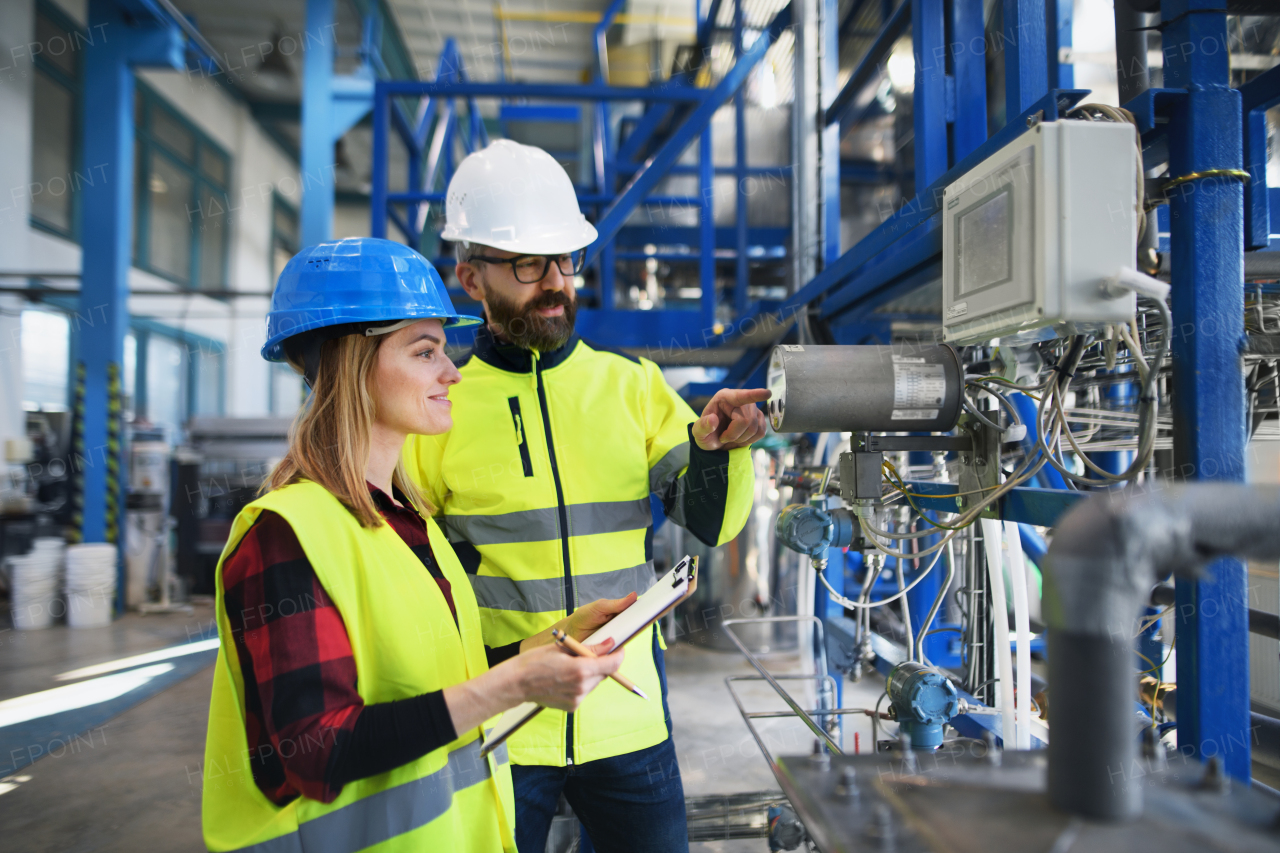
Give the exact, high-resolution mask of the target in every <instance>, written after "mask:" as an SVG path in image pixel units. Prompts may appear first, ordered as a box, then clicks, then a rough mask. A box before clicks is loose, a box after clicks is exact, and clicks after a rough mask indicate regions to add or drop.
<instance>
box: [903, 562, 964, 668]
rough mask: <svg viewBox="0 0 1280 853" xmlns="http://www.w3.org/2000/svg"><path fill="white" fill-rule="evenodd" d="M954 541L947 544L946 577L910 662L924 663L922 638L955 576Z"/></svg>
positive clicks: (918, 634)
mask: <svg viewBox="0 0 1280 853" xmlns="http://www.w3.org/2000/svg"><path fill="white" fill-rule="evenodd" d="M954 542H955V540H949V541H948V542H947V576H946V577H945V578H943V580H942V586H941V587H939V588H938V594H937V596H936V597H935V598H934V599H933V606H932V607H930V608H929V613H928V614H927V615H926V616H925V617H924V621H923V622H921V623H920V630H919V632H917V634H916V645H915V651H914V653H913V654H912V656H911V659H912V660H915V661H919V662H920V663H924V662H925V660H924V638H925V637H927V636H928V635H929V626H930V625H932V624H933V620H934V617H936V616H937V615H938V610H939V608H941V607H942V602H943V600H944V599H945V598H946V597H947V590H949V589H951V581H952V580H953V579H954V578H955V576H956V555H955V549H954V548H953V547H952V546H953V545H954Z"/></svg>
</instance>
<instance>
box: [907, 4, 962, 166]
mask: <svg viewBox="0 0 1280 853" xmlns="http://www.w3.org/2000/svg"><path fill="white" fill-rule="evenodd" d="M942 5H943V4H942V0H911V41H912V52H913V53H914V54H915V60H916V90H915V95H914V111H913V112H912V122H913V124H914V127H915V139H914V145H915V155H916V181H915V185H916V189H917V191H919V190H922V189H924V188H925V187H927V186H929V185H930V184H932V183H933V182H934V181H936V180H937V179H938V178H939V177H940V176H941V175H942V173H943V172H945V171H947V166H948V165H949V164H948V163H947V120H948V112H949V111H948V110H947V85H946V84H947V73H946V71H947V69H946V56H947V35H946V31H945V19H944V17H943V9H942ZM954 112H955V107H954V104H953V105H952V109H951V110H950V113H951V115H952V116H954Z"/></svg>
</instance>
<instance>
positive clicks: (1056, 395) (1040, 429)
mask: <svg viewBox="0 0 1280 853" xmlns="http://www.w3.org/2000/svg"><path fill="white" fill-rule="evenodd" d="M1139 296H1140V298H1143V299H1148V297H1146V296H1142V295H1141V294H1140V295H1139ZM1149 301H1150V302H1152V303H1154V304H1155V306H1156V308H1157V310H1158V311H1159V313H1160V317H1161V320H1162V322H1163V325H1164V334H1163V335H1161V336H1160V344H1159V346H1158V348H1157V350H1156V354H1155V356H1154V357H1153V358H1152V362H1151V365H1150V367H1149V368H1148V370H1147V372H1146V375H1145V376H1142V375H1141V373H1140V376H1141V379H1140V383H1139V388H1140V391H1139V396H1138V417H1139V426H1138V449H1137V452H1136V453H1135V454H1134V459H1133V462H1132V463H1131V464H1130V465H1129V467H1128V468H1126V469H1125V471H1124V472H1122V473H1121V474H1118V475H1116V474H1111V473H1110V472H1108V471H1105V470H1104V469H1102V468H1100V467H1098V466H1097V465H1096V464H1094V462H1093V461H1092V460H1091V459H1089V458H1088V456H1087V454H1085V452H1084V451H1083V449H1082V448H1081V447H1080V446H1079V443H1078V442H1077V441H1076V439H1075V435H1074V434H1073V433H1072V431H1071V428H1070V426H1069V425H1068V424H1067V422H1066V412H1065V410H1064V408H1063V405H1062V398H1063V396H1064V395H1065V394H1066V391H1067V388H1068V387H1069V385H1070V380H1071V378H1072V376H1073V375H1074V372H1075V368H1076V365H1078V364H1079V361H1080V356H1082V355H1083V353H1084V347H1083V346H1080V345H1079V343H1073V346H1072V348H1071V350H1069V352H1068V356H1067V357H1066V358H1067V359H1070V365H1069V369H1068V370H1067V371H1066V372H1062V378H1061V379H1060V381H1059V382H1058V383H1056V384H1054V385H1052V386H1051V387H1050V389H1049V391H1048V392H1047V393H1046V394H1045V397H1044V399H1043V400H1042V401H1041V404H1040V406H1039V407H1038V409H1037V412H1036V427H1037V435H1036V440H1037V443H1038V445H1039V447H1040V450H1041V452H1042V453H1043V454H1044V455H1045V459H1046V460H1047V461H1048V463H1049V464H1050V465H1052V466H1053V467H1054V468H1055V469H1057V471H1058V472H1059V473H1060V474H1062V475H1063V476H1064V477H1067V478H1068V479H1069V480H1070V481H1072V482H1074V483H1079V484H1081V485H1084V486H1102V487H1105V486H1110V485H1113V484H1114V483H1119V482H1125V481H1131V480H1134V479H1136V478H1137V477H1138V475H1139V474H1141V473H1142V472H1143V471H1145V470H1146V468H1147V465H1148V463H1149V462H1150V459H1151V454H1152V453H1153V452H1154V451H1155V439H1156V432H1157V427H1158V420H1159V400H1158V398H1157V397H1156V395H1155V394H1154V393H1153V390H1154V384H1155V380H1156V378H1157V377H1159V375H1160V372H1161V370H1162V369H1163V367H1164V362H1165V359H1166V358H1167V356H1168V351H1169V344H1170V338H1171V330H1172V328H1173V318H1172V315H1171V314H1170V313H1169V307H1168V306H1167V305H1165V304H1164V300H1162V299H1149ZM1080 340H1082V339H1080V338H1079V336H1077V337H1076V338H1074V339H1073V341H1080ZM1135 343H1136V341H1135ZM1072 352H1076V353H1077V354H1076V355H1075V356H1074V357H1072V356H1071V353H1072ZM1059 370H1060V372H1061V368H1059ZM1046 409H1048V410H1049V412H1050V414H1049V418H1050V420H1049V425H1048V427H1046V425H1045V411H1046ZM1064 432H1065V436H1063V437H1065V438H1066V439H1067V442H1068V443H1069V444H1070V445H1071V447H1072V449H1073V450H1074V451H1075V453H1076V454H1077V456H1078V457H1079V458H1080V460H1081V462H1082V463H1083V464H1084V465H1085V466H1086V467H1088V468H1089V469H1090V470H1092V471H1094V473H1097V474H1099V475H1100V476H1102V477H1103V478H1104V479H1102V480H1098V479H1094V478H1092V477H1087V476H1082V475H1080V474H1076V473H1075V472H1074V471H1071V470H1070V469H1068V468H1067V467H1066V466H1065V465H1064V464H1063V463H1061V462H1059V461H1058V458H1057V457H1056V456H1055V454H1054V453H1053V451H1051V450H1050V449H1049V444H1050V442H1047V441H1046V439H1045V436H1046V435H1051V436H1052V438H1051V443H1052V444H1053V446H1055V447H1057V446H1059V445H1060V443H1061V442H1060V436H1061V435H1062V434H1063V433H1064Z"/></svg>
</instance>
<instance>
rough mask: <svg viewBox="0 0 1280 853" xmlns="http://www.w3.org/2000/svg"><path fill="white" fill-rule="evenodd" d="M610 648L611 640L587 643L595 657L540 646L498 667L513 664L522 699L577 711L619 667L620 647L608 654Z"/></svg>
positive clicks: (557, 647)
mask: <svg viewBox="0 0 1280 853" xmlns="http://www.w3.org/2000/svg"><path fill="white" fill-rule="evenodd" d="M612 647H613V640H605V641H604V642H603V643H600V644H598V645H595V646H588V648H589V649H590V650H591V651H593V652H595V654H596V655H597V657H595V658H580V657H575V656H573V655H570V654H568V653H566V652H565V651H564V650H563V649H561V648H560V647H559V646H555V645H551V646H539V647H538V648H536V649H534V650H533V651H530V652H526V653H524V654H520V655H517V656H516V657H514V658H512V659H511V660H508V661H505V662H504V663H503V664H501V666H499V667H497V669H501V668H502V667H504V666H512V667H513V668H515V669H516V670H517V671H518V672H517V674H516V676H515V677H516V678H517V679H518V683H519V685H520V690H521V693H522V694H523V695H522V701H525V702H537V703H538V704H539V705H545V706H547V707H548V708H556V709H558V710H561V711H576V710H577V709H578V706H579V705H581V704H582V700H583V699H585V698H587V694H588V693H590V692H591V691H592V690H594V689H595V687H596V685H597V684H599V683H600V682H601V681H603V680H604V679H605V678H606V677H608V675H609V674H610V673H612V672H617V670H618V667H620V666H622V657H623V654H624V651H623V650H622V649H621V648H619V649H618V650H617V651H615V652H614V653H613V654H609V650H610V649H611V648H612ZM495 671H496V670H495Z"/></svg>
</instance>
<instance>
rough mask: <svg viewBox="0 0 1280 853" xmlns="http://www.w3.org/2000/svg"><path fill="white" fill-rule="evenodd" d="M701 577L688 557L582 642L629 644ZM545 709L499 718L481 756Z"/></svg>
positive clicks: (523, 708)
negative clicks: (610, 640)
mask: <svg viewBox="0 0 1280 853" xmlns="http://www.w3.org/2000/svg"><path fill="white" fill-rule="evenodd" d="M697 574H698V558H697V557H690V556H688V555H687V554H686V555H685V557H684V559H682V560H681V561H680V562H678V563H676V564H675V566H674V567H673V568H672V569H671V571H669V572H667V573H666V574H665V575H663V576H662V577H660V578H658V580H657V582H656V583H655V584H654V585H653V586H651V587H649V589H648V590H647V591H646V592H645V593H644V595H641V596H640V597H639V598H637V599H636V600H635V601H634V602H632V604H631V606H630V607H628V608H627V609H626V610H624V611H622V612H621V613H619V614H618V615H616V616H614V617H613V618H612V619H610V620H609V621H608V622H606V623H605V624H604V625H602V626H601V627H600V628H599V629H598V630H597V631H596V632H595V633H594V634H592V635H591V636H590V637H587V639H585V640H583V641H582V644H583V645H585V646H594V645H596V644H598V643H602V642H604V641H605V640H606V639H612V640H613V642H614V649H617V648H619V647H621V646H624V645H626V644H627V643H628V642H630V641H631V640H632V639H634V638H635V637H636V636H637V635H638V634H640V633H642V632H643V631H644V630H645V629H646V628H648V627H649V626H650V625H652V624H653V623H654V622H656V621H657V620H658V617H660V616H661V615H662V614H663V613H665V612H666V610H667V608H669V607H671V605H673V604H675V603H676V602H677V601H679V600H680V599H681V598H682V597H683V596H684V594H685V593H686V592H688V590H689V583H690V581H692V580H693V579H694V578H695V577H697ZM542 710H543V706H542V705H539V704H537V703H536V702H524V703H521V704H520V705H517V706H516V707H514V708H512V709H511V710H509V711H507V712H506V713H504V714H503V715H502V716H501V717H499V718H498V724H497V725H496V726H494V727H493V729H492V730H491V731H490V732H489V733H488V734H487V735H486V736H485V742H484V746H482V747H481V748H480V755H481V757H484V756H486V755H488V754H489V753H491V752H493V751H494V750H495V749H497V748H498V747H499V746H500V745H502V744H503V743H504V742H505V741H506V739H507V738H509V737H511V735H512V734H514V733H515V732H516V730H518V729H519V728H520V727H521V726H523V725H524V724H525V723H527V722H529V721H530V720H532V719H533V718H534V717H536V716H538V714H539V713H541V712H542Z"/></svg>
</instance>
